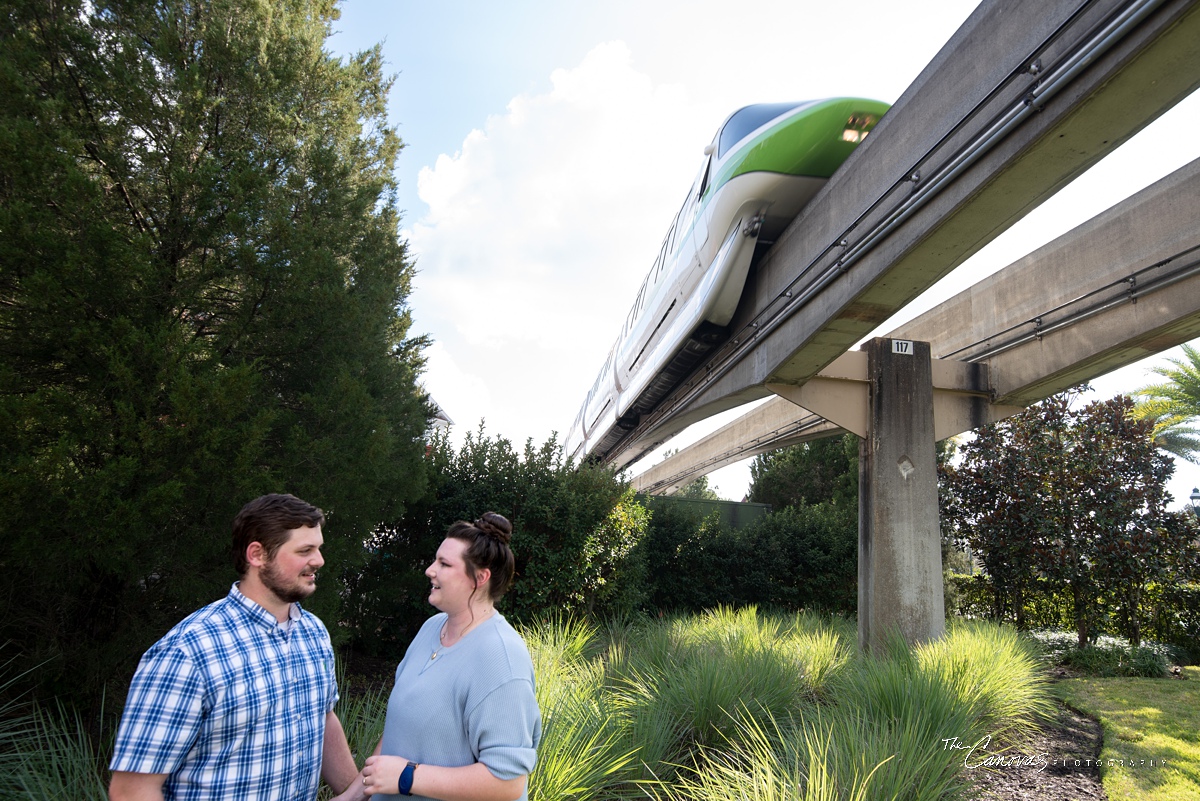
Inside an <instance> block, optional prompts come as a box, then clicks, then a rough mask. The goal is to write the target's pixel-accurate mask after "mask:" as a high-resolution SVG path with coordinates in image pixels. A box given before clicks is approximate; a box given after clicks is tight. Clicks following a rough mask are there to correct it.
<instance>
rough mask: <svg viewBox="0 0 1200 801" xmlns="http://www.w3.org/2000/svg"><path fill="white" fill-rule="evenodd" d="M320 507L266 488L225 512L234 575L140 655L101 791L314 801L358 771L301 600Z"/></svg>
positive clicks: (315, 549) (328, 662) (120, 798)
mask: <svg viewBox="0 0 1200 801" xmlns="http://www.w3.org/2000/svg"><path fill="white" fill-rule="evenodd" d="M324 522H325V516H324V514H322V512H321V510H320V509H318V508H316V507H315V506H312V505H311V504H308V503H305V502H304V501H302V500H300V499H299V498H297V497H295V496H293V495H264V496H263V497H261V498H258V499H256V500H253V501H251V502H250V503H248V504H246V506H245V507H244V508H243V509H242V511H241V512H239V513H238V515H237V517H236V518H235V519H234V521H233V556H234V565H235V567H236V568H237V571H238V574H239V575H240V576H241V580H240V581H237V582H234V585H233V587H232V588H231V589H230V591H229V595H227V596H226V597H225V598H223V599H222V600H220V601H217V602H215V603H212V604H209V605H208V606H206V607H204V608H203V609H201V610H199V611H198V612H194V613H193V614H192V615H190V616H189V617H187V618H185V619H184V620H183V621H182V622H180V623H179V624H178V625H176V626H175V628H173V629H171V630H170V631H169V632H167V634H166V635H165V636H164V637H163V638H162V639H161V640H159V641H158V642H157V643H155V644H154V645H153V646H152V647H151V648H150V650H149V651H147V652H146V654H145V655H144V656H143V657H142V661H141V662H140V663H139V664H138V669H137V672H136V673H135V674H134V677H133V683H132V684H131V685H130V689H129V697H128V699H127V700H126V702H125V712H124V714H123V715H122V716H121V725H120V728H119V729H118V731H117V742H116V748H115V751H114V754H113V758H112V762H111V763H110V764H109V767H110V768H111V769H112V771H113V776H112V783H111V784H110V785H109V797H110V798H111V799H112V801H126V799H138V800H139V801H140V800H141V799H154V801H216V799H222V801H225V800H226V799H229V800H232V799H238V801H267V800H268V799H270V801H276V800H278V801H301V800H303V801H311V799H314V798H316V794H317V787H318V784H319V779H318V773H319V774H320V777H322V778H324V779H325V781H326V783H327V784H329V785H330V787H332V788H333V789H334V791H335V792H341V791H343V790H345V789H346V787H348V786H349V784H350V782H351V781H353V780H354V779H355V778H356V776H357V773H358V768H357V767H356V766H355V764H354V758H353V757H352V756H351V754H350V748H349V746H348V745H347V744H346V735H345V732H344V731H343V730H342V725H341V723H340V722H339V721H338V718H337V715H335V714H334V712H333V707H334V704H336V703H337V700H338V692H337V682H336V680H335V677H334V663H333V647H332V645H331V644H330V642H329V633H328V632H327V631H326V630H325V626H324V625H323V624H322V623H321V621H320V620H318V619H317V618H316V617H315V616H313V615H312V614H310V613H309V612H305V611H303V610H301V608H300V604H299V602H300V601H301V600H303V599H305V598H307V597H308V596H309V595H311V594H312V593H313V590H315V589H316V574H317V570H319V569H320V567H321V566H322V565H323V564H325V560H324V559H323V558H322V557H321V546H322V544H323V543H324V540H323V539H322V537H321V524H322V523H324Z"/></svg>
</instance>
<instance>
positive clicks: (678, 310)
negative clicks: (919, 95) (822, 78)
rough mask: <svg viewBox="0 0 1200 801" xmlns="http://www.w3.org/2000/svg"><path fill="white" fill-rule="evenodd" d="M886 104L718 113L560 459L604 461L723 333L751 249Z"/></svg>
mask: <svg viewBox="0 0 1200 801" xmlns="http://www.w3.org/2000/svg"><path fill="white" fill-rule="evenodd" d="M887 110H888V105H887V104H885V103H880V102H878V101H875V100H863V99H859V98H834V99H830V100H816V101H809V102H804V103H771V104H760V105H754V106H746V107H745V108H743V109H739V110H738V111H735V112H734V113H733V114H731V115H730V116H729V118H728V119H726V120H725V122H724V124H722V125H721V127H720V129H719V130H718V131H717V135H716V137H715V138H714V139H713V141H712V144H710V145H709V146H708V147H706V148H705V149H704V163H703V166H702V167H701V169H700V172H699V174H698V175H697V176H696V180H695V182H693V184H692V187H691V189H689V190H688V194H687V198H686V199H685V200H684V202H683V206H682V207H681V208H680V209H679V213H678V214H676V215H675V219H674V221H673V222H672V223H671V226H670V228H669V229H668V230H667V235H666V237H665V238H664V239H663V243H662V247H661V248H660V249H659V253H658V256H657V258H656V259H655V260H654V264H653V266H652V267H651V268H650V272H649V274H648V275H647V276H646V280H645V281H643V282H642V286H641V288H640V289H639V290H638V293H637V297H636V299H635V300H634V302H633V308H631V309H630V310H629V314H628V315H627V316H626V318H625V323H624V325H623V326H622V327H621V331H620V333H619V335H618V336H617V341H616V342H615V343H614V344H613V346H612V348H611V350H610V351H609V353H608V356H607V358H605V360H604V364H603V365H602V366H601V368H600V374H599V375H598V376H597V377H596V381H595V384H593V386H592V388H591V390H590V391H589V392H588V394H587V398H586V400H584V402H583V406H582V408H581V409H580V410H579V414H578V416H577V417H576V418H575V422H574V423H573V424H572V425H571V428H570V430H569V431H568V434H567V437H566V440H565V442H564V445H565V450H566V453H567V455H568V456H570V457H572V458H574V459H576V460H581V459H586V458H597V459H604V458H606V457H607V455H608V454H609V452H610V451H611V450H612V448H613V446H614V445H616V444H617V442H619V441H620V439H621V438H622V437H623V436H624V434H625V433H626V432H627V431H629V430H630V429H632V428H634V427H636V426H637V425H638V422H639V421H640V419H641V416H642V415H643V414H646V413H647V412H649V411H651V410H652V409H654V407H655V406H656V405H657V404H658V403H659V401H661V400H662V398H663V397H664V396H665V395H666V394H667V393H668V392H670V390H671V389H673V388H674V387H675V386H676V385H677V384H678V383H679V382H680V381H681V380H682V379H683V378H684V377H685V376H686V375H687V374H688V373H689V372H690V371H691V370H692V369H693V368H694V367H695V366H696V365H697V364H698V363H699V362H700V360H701V359H703V358H704V356H705V355H706V354H707V353H709V352H710V351H711V350H712V349H713V348H715V347H716V346H717V345H718V344H720V343H721V342H722V341H723V340H724V339H725V338H726V336H727V330H726V326H728V325H729V321H730V319H731V318H732V317H733V313H734V310H735V309H736V308H737V305H738V302H739V301H740V300H741V296H742V289H743V287H744V286H745V283H746V275H747V273H748V272H749V270H750V266H751V264H752V263H753V262H754V260H755V256H756V253H758V254H761V253H762V251H764V250H765V249H766V248H767V247H769V246H770V244H771V243H773V242H774V241H775V238H776V237H777V236H779V234H781V233H782V232H783V230H784V228H786V227H787V225H788V224H789V223H790V222H791V221H792V220H793V219H794V218H795V217H796V215H797V214H799V213H800V210H801V209H802V208H804V206H805V205H806V204H807V203H808V202H809V200H811V199H812V197H813V195H815V194H816V193H817V191H818V190H819V189H820V188H821V187H822V186H823V185H824V184H825V182H826V181H827V180H828V179H829V177H830V176H831V175H833V173H834V171H835V170H837V168H838V167H840V166H841V164H842V162H844V161H845V160H846V159H847V158H848V157H849V156H850V154H851V153H852V152H853V151H854V148H855V147H857V146H858V144H859V143H860V142H862V140H863V139H865V138H866V136H867V134H868V133H870V132H871V129H872V128H874V127H875V124H876V123H877V122H878V121H879V118H880V117H882V116H883V114H884V112H886V111H887Z"/></svg>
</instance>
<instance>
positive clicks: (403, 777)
mask: <svg viewBox="0 0 1200 801" xmlns="http://www.w3.org/2000/svg"><path fill="white" fill-rule="evenodd" d="M416 770H417V763H416V762H409V763H408V764H407V765H405V766H404V770H402V771H400V795H412V783H413V773H415V772H416Z"/></svg>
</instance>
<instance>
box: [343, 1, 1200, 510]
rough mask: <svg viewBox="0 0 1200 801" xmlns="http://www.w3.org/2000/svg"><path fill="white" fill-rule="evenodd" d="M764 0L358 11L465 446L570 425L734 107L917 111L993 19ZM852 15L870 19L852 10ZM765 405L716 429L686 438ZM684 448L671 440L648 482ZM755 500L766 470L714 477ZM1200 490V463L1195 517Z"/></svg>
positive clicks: (352, 12) (1108, 169) (1067, 210)
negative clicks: (381, 67) (940, 72)
mask: <svg viewBox="0 0 1200 801" xmlns="http://www.w3.org/2000/svg"><path fill="white" fill-rule="evenodd" d="M975 5H976V4H975V3H973V2H961V1H960V0H925V1H924V2H922V3H921V13H920V14H919V15H918V14H915V13H913V12H912V10H911V9H912V6H911V5H909V4H905V3H896V2H894V0H862V1H861V2H858V3H855V4H852V5H850V6H846V5H844V4H842V5H838V4H832V3H826V2H821V3H817V2H812V0H759V2H756V3H753V4H750V5H747V6H743V7H735V6H734V5H731V4H730V3H728V2H720V3H719V2H713V0H637V2H633V1H632V0H606V2H604V3H584V2H571V0H553V1H551V0H506V2H503V3H497V2H486V1H485V0H438V2H429V1H428V0H426V1H425V2H416V1H415V0H343V2H342V4H341V19H340V20H338V22H336V23H335V25H334V27H335V34H334V36H333V37H332V38H331V39H330V41H329V44H328V47H329V49H330V50H331V51H332V52H334V53H337V54H341V55H345V54H349V53H353V52H357V51H360V50H363V49H366V48H370V47H373V46H375V45H376V44H379V45H380V46H381V47H382V51H383V55H384V59H385V62H386V68H387V71H388V72H389V73H390V74H392V75H394V84H393V86H392V90H391V95H390V102H389V119H390V121H391V123H392V124H393V125H395V126H396V128H397V130H398V132H399V134H400V136H401V138H402V139H403V141H404V142H405V149H404V150H403V151H402V153H401V154H400V157H399V159H398V162H397V166H396V179H397V182H398V200H399V206H400V208H401V209H402V210H404V218H403V237H404V238H405V239H406V240H407V242H408V246H409V250H410V253H411V254H412V255H413V257H414V258H415V262H416V267H417V276H416V279H415V282H414V283H415V286H414V289H413V293H412V295H411V296H410V298H409V303H410V306H411V308H412V312H413V319H414V325H413V329H412V333H413V334H414V335H419V334H425V335H428V336H429V337H430V338H431V340H432V343H433V344H432V345H431V347H430V348H429V349H428V350H427V351H426V357H427V360H428V363H427V367H426V372H425V374H424V379H423V380H424V384H425V387H426V389H427V390H428V391H429V392H430V394H431V395H432V396H433V398H434V399H435V400H436V401H437V402H438V404H439V405H441V407H442V408H443V409H444V411H445V412H446V413H447V414H448V415H449V416H450V417H451V418H452V419H453V421H454V423H455V425H454V427H453V429H452V430H453V432H454V434H453V436H454V437H455V438H456V439H457V440H458V441H461V438H462V437H463V436H464V435H465V433H466V432H468V431H477V430H478V429H479V427H480V425H483V426H484V430H485V432H486V433H487V435H489V436H503V437H505V438H507V439H509V440H511V441H512V442H513V444H514V445H516V446H518V447H520V446H521V445H523V444H524V443H525V441H526V440H528V439H532V440H533V441H534V443H535V444H541V443H543V442H545V441H546V440H547V439H548V438H549V437H550V436H551V434H552V432H558V434H559V440H560V441H561V440H562V438H563V436H565V434H566V432H567V429H568V427H569V426H570V424H571V421H572V420H574V418H575V415H576V413H577V412H578V410H579V406H580V404H581V403H582V401H583V398H584V396H585V394H586V392H587V390H588V388H589V387H590V386H591V385H592V382H593V381H594V380H595V377H596V374H597V372H598V370H599V368H600V365H601V362H602V360H603V358H604V356H605V354H606V353H607V352H608V349H609V347H610V346H611V345H612V343H613V341H614V340H615V339H616V336H617V332H618V329H619V327H620V324H621V322H622V320H623V319H624V317H625V314H626V313H627V312H628V310H629V307H630V305H631V304H632V302H633V299H634V294H635V292H636V290H637V288H638V286H639V285H640V283H641V281H642V279H643V278H644V277H645V274H646V272H647V271H648V270H649V268H650V265H651V263H652V262H653V260H654V257H655V255H656V254H657V252H658V247H659V245H660V243H661V240H662V237H663V235H664V234H665V233H666V230H667V227H668V226H669V224H670V222H671V219H672V218H673V216H674V214H675V212H676V211H677V210H678V207H679V205H680V204H681V203H682V201H683V197H684V195H685V194H686V192H687V190H688V188H689V187H690V186H691V182H692V179H693V177H694V175H695V172H696V170H697V169H698V168H699V165H700V161H701V158H702V153H703V148H704V146H705V145H707V144H708V143H709V141H711V139H712V137H713V134H714V133H715V131H716V130H717V128H718V127H719V125H720V124H721V122H722V121H723V120H724V118H725V117H726V116H728V115H729V114H730V113H731V112H732V111H734V110H736V109H738V108H740V107H742V106H745V105H748V104H751V103H761V102H784V101H794V100H806V99H815V98H822V97H833V96H858V97H868V98H874V99H878V100H883V101H886V102H889V103H890V102H894V101H895V100H896V99H897V98H898V97H899V96H900V94H901V93H902V92H903V91H904V90H905V89H906V88H907V87H908V85H909V84H910V83H911V82H912V81H913V80H914V79H915V78H916V77H917V75H918V74H919V73H920V72H921V70H922V69H924V67H925V66H926V65H927V64H928V63H929V61H930V60H931V59H932V58H933V57H934V55H935V54H936V53H937V52H938V51H939V50H940V49H941V47H942V46H943V45H944V44H945V42H946V41H947V40H948V39H949V38H950V37H951V35H952V34H953V33H954V31H955V30H957V28H958V27H959V26H960V25H961V24H962V22H963V21H964V20H965V19H966V18H967V17H968V16H969V15H970V13H971V12H972V11H973V10H974V8H975ZM847 8H851V9H853V11H852V12H850V13H847V12H846V11H845V9H847ZM1198 129H1200V93H1197V94H1195V95H1193V96H1192V97H1190V98H1188V99H1186V100H1185V101H1184V102H1183V103H1181V104H1180V105H1178V106H1176V108H1174V109H1172V110H1171V111H1170V112H1168V113H1167V114H1165V115H1164V116H1163V117H1161V118H1160V119H1159V120H1157V121H1156V122H1154V123H1153V124H1151V125H1150V126H1148V127H1147V128H1146V129H1145V130H1144V131H1143V132H1142V133H1140V134H1138V136H1136V137H1134V138H1133V139H1132V140H1131V141H1130V142H1128V143H1126V144H1125V145H1123V146H1122V147H1121V148H1120V149H1119V150H1118V151H1116V152H1114V153H1113V154H1112V155H1110V156H1109V157H1107V158H1106V159H1104V160H1103V161H1102V162H1101V163H1100V164H1098V165H1097V166H1096V167H1093V168H1092V169H1091V170H1089V171H1088V172H1087V173H1085V174H1084V175H1083V176H1081V177H1080V178H1079V179H1077V180H1076V181H1074V182H1073V183H1072V184H1071V185H1069V186H1068V187H1066V188H1065V189H1064V190H1062V191H1060V192H1059V193H1058V194H1057V195H1055V196H1054V197H1053V198H1051V199H1050V200H1049V201H1047V202H1046V203H1044V204H1043V205H1042V206H1041V207H1040V208H1038V209H1037V210H1035V211H1034V212H1033V213H1031V214H1030V215H1029V216H1027V217H1026V218H1025V219H1024V220H1022V221H1021V222H1019V223H1017V224H1016V225H1015V226H1013V227H1012V228H1011V229H1009V230H1008V231H1007V232H1006V233H1005V234H1003V235H1002V236H1000V237H998V238H997V239H996V240H995V241H993V242H992V243H991V244H989V245H988V246H987V247H985V248H984V249H983V250H981V251H980V252H979V253H977V254H976V255H975V256H973V257H972V258H971V259H970V260H969V261H968V262H966V263H965V264H964V265H962V266H961V267H959V268H958V269H957V270H956V271H955V272H954V273H952V274H951V275H949V276H947V278H946V279H944V280H943V281H942V282H941V283H939V284H938V285H937V286H935V287H933V288H932V289H931V290H930V291H929V292H927V293H926V294H925V295H924V296H922V297H921V298H919V299H918V300H917V301H915V302H914V303H913V304H910V306H909V307H907V308H906V309H905V310H904V312H902V313H901V314H900V315H898V316H897V317H896V318H894V319H893V320H889V321H888V322H887V323H886V324H884V325H883V326H881V327H880V329H879V331H878V332H877V333H878V334H882V333H885V332H886V331H888V330H891V329H892V328H894V327H895V326H897V325H899V324H900V323H901V322H903V321H904V320H905V319H908V318H910V317H913V316H915V315H916V314H918V313H920V312H921V311H924V310H926V309H928V308H931V307H932V306H934V305H936V304H937V302H939V301H940V300H942V299H944V298H947V297H950V296H952V295H954V294H956V293H957V292H959V291H962V290H963V289H965V288H966V287H968V286H969V285H971V284H972V283H974V282H975V281H978V280H979V279H980V278H982V277H984V276H986V275H988V274H990V273H992V272H994V271H996V270H998V269H1001V268H1003V267H1005V266H1007V265H1008V264H1010V263H1012V262H1013V261H1016V260H1017V259H1019V258H1020V257H1022V256H1024V255H1025V254H1027V253H1029V252H1030V251H1032V250H1034V249H1036V248H1038V247H1040V246H1041V245H1043V244H1045V243H1046V242H1049V241H1051V240H1052V239H1054V238H1055V237H1057V236H1060V235H1061V234H1063V233H1065V232H1067V231H1069V230H1070V229H1071V228H1073V227H1075V226H1077V225H1079V224H1080V223H1082V222H1084V221H1085V220H1087V219H1089V218H1091V217H1093V216H1095V215H1096V214H1099V213H1100V212H1102V211H1104V210H1105V209H1106V208H1108V207H1110V206H1112V205H1114V204H1115V203H1118V202H1120V201H1121V200H1123V199H1124V198H1126V197H1128V196H1129V195H1131V194H1133V193H1135V192H1137V191H1138V190H1140V189H1142V188H1144V187H1145V186H1148V185H1149V184H1151V183H1153V182H1154V181H1156V180H1158V179H1159V178H1161V177H1163V176H1165V175H1167V174H1169V173H1170V172H1172V171H1174V170H1176V169H1178V168H1179V167H1181V166H1183V165H1184V164H1187V163H1189V162H1190V161H1192V160H1194V159H1196V158H1198V157H1200V137H1197V136H1196V135H1195V131H1196V130H1198ZM1172 357H1174V358H1181V357H1182V354H1181V352H1180V351H1179V350H1178V349H1175V350H1174V351H1168V352H1167V353H1165V354H1160V356H1158V357H1156V358H1153V359H1149V360H1147V361H1145V362H1141V363H1139V364H1137V365H1132V366H1130V367H1126V368H1124V369H1122V370H1119V371H1116V372H1115V373H1111V374H1109V375H1108V376H1105V377H1102V378H1100V379H1098V380H1096V381H1094V382H1093V386H1094V387H1095V388H1096V392H1095V395H1096V397H1098V398H1108V397H1112V396H1113V395H1115V394H1117V393H1119V392H1128V391H1131V390H1133V389H1136V388H1138V387H1142V386H1145V385H1146V384H1149V383H1155V382H1157V381H1159V380H1160V379H1159V378H1158V377H1157V376H1156V375H1154V374H1153V373H1151V372H1149V371H1150V370H1151V368H1153V367H1154V366H1156V365H1157V366H1161V365H1163V364H1164V363H1165V359H1167V358H1172ZM741 411H744V410H740V411H738V410H735V411H733V412H727V413H725V415H723V416H721V417H719V418H717V419H714V420H711V421H706V423H703V424H697V425H696V426H693V427H692V428H691V429H688V430H687V431H685V432H683V433H682V434H680V435H679V436H677V437H676V438H674V439H673V440H671V441H670V442H669V443H667V446H666V447H673V448H674V447H682V446H684V445H686V444H687V443H688V442H690V441H694V440H695V439H698V438H699V437H700V436H703V435H704V434H706V433H708V432H709V431H712V430H714V429H715V428H716V427H718V426H719V425H721V424H723V423H725V422H728V421H729V420H730V419H732V418H733V417H736V416H738V414H740V413H741ZM659 458H661V457H660V456H659V455H658V454H657V453H652V454H650V455H649V456H647V457H645V458H644V459H643V460H642V461H640V462H638V463H636V464H635V465H633V467H632V472H633V473H634V474H636V473H637V472H639V471H640V470H644V469H646V468H647V467H649V466H650V465H652V464H653V463H655V462H656V461H657V460H658V459H659ZM709 480H710V485H711V486H713V487H714V488H715V489H717V491H718V493H719V494H721V495H722V496H723V497H726V498H730V499H734V500H739V499H741V498H742V496H743V495H744V493H745V492H746V489H747V487H748V484H749V462H748V461H746V462H742V463H739V464H737V465H731V466H729V467H726V468H723V469H722V470H719V471H717V472H715V473H713V474H712V475H711V476H710V477H709ZM1197 485H1200V466H1196V465H1191V464H1188V463H1186V462H1182V461H1178V462H1177V465H1176V476H1175V478H1174V479H1172V482H1171V484H1170V485H1169V490H1170V491H1171V493H1172V494H1173V496H1174V497H1175V503H1174V504H1172V507H1173V508H1178V507H1180V506H1182V505H1183V504H1184V503H1186V502H1187V496H1188V494H1189V493H1190V491H1191V489H1192V487H1195V486H1197Z"/></svg>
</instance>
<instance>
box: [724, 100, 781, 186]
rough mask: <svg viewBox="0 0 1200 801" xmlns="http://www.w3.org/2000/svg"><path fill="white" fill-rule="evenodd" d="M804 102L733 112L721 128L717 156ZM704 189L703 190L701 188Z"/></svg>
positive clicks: (777, 104)
mask: <svg viewBox="0 0 1200 801" xmlns="http://www.w3.org/2000/svg"><path fill="white" fill-rule="evenodd" d="M801 105H803V104H802V103H759V104H758V105H754V106H746V107H745V108H743V109H739V110H737V111H735V112H733V116H732V117H730V118H729V120H728V121H726V123H725V127H724V128H722V129H721V139H720V142H719V143H718V146H717V158H720V157H721V156H724V155H725V152H726V151H727V150H729V148H731V147H733V146H734V145H736V144H737V143H738V142H740V141H742V140H743V139H745V138H746V137H747V136H749V135H750V134H752V133H754V132H755V131H757V130H758V129H759V128H761V127H762V126H763V125H766V124H767V123H768V122H770V121H771V120H773V119H775V118H776V117H778V116H779V115H781V114H784V113H785V112H788V111H791V110H792V109H794V108H799V107H800V106H801ZM701 191H703V190H701Z"/></svg>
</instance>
